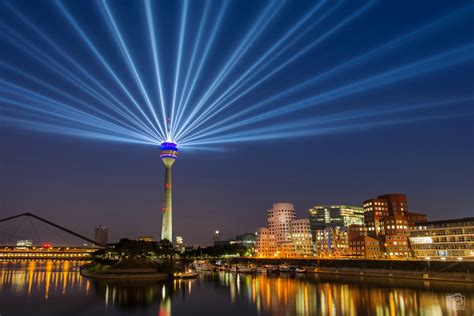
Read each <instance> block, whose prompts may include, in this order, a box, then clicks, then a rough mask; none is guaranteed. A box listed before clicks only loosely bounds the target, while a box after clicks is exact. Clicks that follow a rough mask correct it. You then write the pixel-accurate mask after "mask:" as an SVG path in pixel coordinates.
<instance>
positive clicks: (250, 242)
mask: <svg viewBox="0 0 474 316" xmlns="http://www.w3.org/2000/svg"><path fill="white" fill-rule="evenodd" d="M256 238H257V234H256V233H245V234H241V235H237V236H235V237H231V238H227V239H224V240H218V241H217V242H215V243H214V246H225V245H241V246H242V247H245V248H246V249H249V250H251V251H252V252H253V250H254V249H255V243H256Z"/></svg>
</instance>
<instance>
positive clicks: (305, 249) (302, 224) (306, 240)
mask: <svg viewBox="0 0 474 316" xmlns="http://www.w3.org/2000/svg"><path fill="white" fill-rule="evenodd" d="M290 231H291V242H292V243H293V244H294V252H295V254H296V256H303V257H304V256H311V255H312V254H313V238H312V234H311V227H310V224H309V220H308V219H295V220H293V221H291V222H290Z"/></svg>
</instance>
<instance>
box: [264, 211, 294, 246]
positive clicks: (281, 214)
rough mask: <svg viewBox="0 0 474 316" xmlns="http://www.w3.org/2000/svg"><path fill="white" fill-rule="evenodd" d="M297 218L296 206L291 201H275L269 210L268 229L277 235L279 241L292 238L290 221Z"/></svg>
mask: <svg viewBox="0 0 474 316" xmlns="http://www.w3.org/2000/svg"><path fill="white" fill-rule="evenodd" d="M295 218H296V214H295V208H294V206H293V204H291V203H275V204H273V208H272V209H270V210H268V212H267V219H268V229H269V230H270V234H272V235H273V236H275V241H276V242H277V243H281V242H288V241H290V240H291V232H290V223H291V221H293V220H294V219H295Z"/></svg>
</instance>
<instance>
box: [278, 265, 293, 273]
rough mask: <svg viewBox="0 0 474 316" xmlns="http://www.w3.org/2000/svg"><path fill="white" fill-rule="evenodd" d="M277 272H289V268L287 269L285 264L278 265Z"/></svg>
mask: <svg viewBox="0 0 474 316" xmlns="http://www.w3.org/2000/svg"><path fill="white" fill-rule="evenodd" d="M278 271H280V272H289V271H290V267H289V266H288V265H287V264H286V263H284V264H280V265H279V266H278Z"/></svg>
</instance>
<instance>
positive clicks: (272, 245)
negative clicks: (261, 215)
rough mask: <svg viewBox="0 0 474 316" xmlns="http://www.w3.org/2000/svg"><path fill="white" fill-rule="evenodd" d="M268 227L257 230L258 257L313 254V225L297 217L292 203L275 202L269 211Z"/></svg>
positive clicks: (256, 252)
mask: <svg viewBox="0 0 474 316" xmlns="http://www.w3.org/2000/svg"><path fill="white" fill-rule="evenodd" d="M267 219H268V228H267V227H262V228H259V229H258V230H257V238H256V251H255V255H256V256H257V257H297V256H309V255H312V248H313V246H312V245H313V244H312V237H311V226H310V223H309V220H307V219H299V220H297V219H296V214H295V209H294V206H293V204H291V203H275V204H273V208H272V209H270V210H268V212H267Z"/></svg>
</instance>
